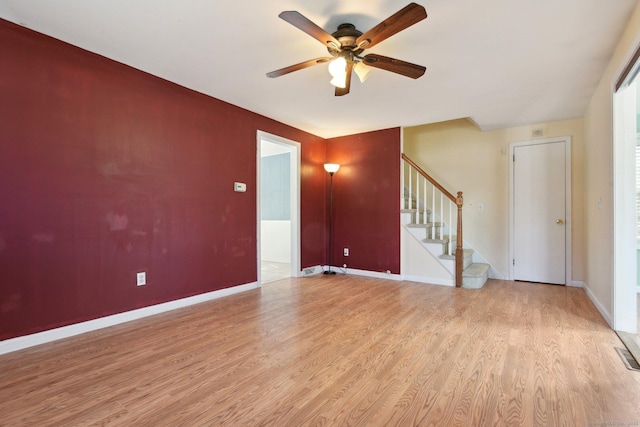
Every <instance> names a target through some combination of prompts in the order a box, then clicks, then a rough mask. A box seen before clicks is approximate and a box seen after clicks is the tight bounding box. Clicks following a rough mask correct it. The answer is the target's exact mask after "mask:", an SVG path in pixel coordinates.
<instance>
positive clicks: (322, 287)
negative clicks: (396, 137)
mask: <svg viewBox="0 0 640 427" xmlns="http://www.w3.org/2000/svg"><path fill="white" fill-rule="evenodd" d="M615 346H621V343H620V341H619V340H618V337H617V336H616V334H615V333H614V332H613V331H612V330H611V329H610V328H609V327H608V326H607V325H606V323H605V322H604V320H603V319H602V317H601V316H600V314H599V313H598V311H597V310H596V309H595V307H594V306H593V304H592V303H591V302H590V301H589V299H588V297H587V296H586V294H585V292H584V291H583V290H582V289H578V288H567V287H560V286H549V285H540V284H532V283H519V282H508V281H496V280H490V281H489V282H488V283H487V284H486V285H485V286H484V287H483V288H482V289H478V290H466V289H456V288H449V287H444V286H433V285H425V284H419V283H413V282H395V281H388V280H383V279H374V278H362V277H355V276H343V275H337V276H335V277H326V276H315V277H308V278H292V279H287V280H282V281H278V282H273V283H270V284H267V285H265V286H264V287H263V288H261V289H257V290H252V291H248V292H244V293H242V294H236V295H232V296H229V297H225V298H222V299H219V300H215V301H210V302H206V303H202V304H199V305H197V306H192V307H187V308H184V309H180V310H175V311H172V312H169V313H163V314H160V315H157V316H153V317H150V318H146V319H141V320H138V321H134V322H130V323H127V324H123V325H118V326H114V327H112V328H108V329H104V330H100V331H95V332H91V333H88V334H85V335H82V336H77V337H73V338H69V339H66V340H61V341H58V342H54V343H50V344H46V345H43V346H39V347H34V348H31V349H26V350H22V351H19V352H16V353H11V354H6V355H2V356H0V366H1V367H2V369H0V426H24V425H38V426H41V425H109V426H129V425H233V426H236V425H270V426H288V425H295V426H305V425H309V426H310V425H314V426H315V425H385V426H387V425H389V426H393V425H396V426H411V425H414V426H427V425H433V426H457V425H460V426H464V425H468V426H478V425H495V426H503V425H507V426H521V425H544V426H554V425H558V426H571V425H589V424H592V425H597V424H598V423H625V424H628V423H633V422H640V405H639V404H638V402H640V373H638V372H633V371H629V370H627V369H626V368H625V367H624V365H623V364H622V361H621V360H620V358H619V356H618V355H617V353H616V352H615V349H614V347H615Z"/></svg>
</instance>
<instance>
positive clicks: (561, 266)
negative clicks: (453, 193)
mask: <svg viewBox="0 0 640 427" xmlns="http://www.w3.org/2000/svg"><path fill="white" fill-rule="evenodd" d="M565 144H567V142H566V141H562V140H561V141H554V142H548V143H536V144H531V145H514V146H513V147H512V153H513V157H512V162H513V175H512V179H513V181H512V187H513V188H512V191H513V193H512V194H513V197H512V200H513V207H512V212H513V218H512V221H513V259H512V267H513V270H512V271H513V279H514V280H524V281H529V282H541V283H553V284H565V283H566V263H565V262H566V233H565V228H566V227H567V221H568V218H567V214H566V212H567V209H566V208H567V207H566V206H565V204H566V202H565V201H566V193H565V191H566V190H565V187H566V184H567V183H566V182H565V180H566V177H567V173H566V172H567V171H566V164H567V163H566V145H565Z"/></svg>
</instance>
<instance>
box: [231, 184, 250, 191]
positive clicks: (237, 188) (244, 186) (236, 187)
mask: <svg viewBox="0 0 640 427" xmlns="http://www.w3.org/2000/svg"><path fill="white" fill-rule="evenodd" d="M233 191H235V192H237V193H244V192H245V191H247V184H245V183H244V182H234V183H233Z"/></svg>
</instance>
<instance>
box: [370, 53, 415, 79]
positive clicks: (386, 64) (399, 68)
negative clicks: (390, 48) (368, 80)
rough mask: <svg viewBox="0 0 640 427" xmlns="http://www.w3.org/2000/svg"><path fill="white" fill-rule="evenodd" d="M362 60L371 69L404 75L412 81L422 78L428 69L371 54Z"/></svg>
mask: <svg viewBox="0 0 640 427" xmlns="http://www.w3.org/2000/svg"><path fill="white" fill-rule="evenodd" d="M362 59H363V62H364V63H365V64H366V65H368V66H370V67H375V68H380V69H381V70H386V71H391V72H392V73H396V74H402V75H403V76H407V77H411V78H412V79H417V78H418V77H421V76H422V75H423V74H424V72H425V71H426V69H427V68H426V67H423V66H422V65H416V64H412V63H410V62H405V61H401V60H399V59H394V58H389V57H388V56H382V55H376V54H374V53H370V54H369V55H366V56H365V57H364V58H362Z"/></svg>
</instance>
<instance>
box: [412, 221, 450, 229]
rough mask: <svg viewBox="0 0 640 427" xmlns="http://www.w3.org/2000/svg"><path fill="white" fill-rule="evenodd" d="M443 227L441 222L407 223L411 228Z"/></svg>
mask: <svg viewBox="0 0 640 427" xmlns="http://www.w3.org/2000/svg"><path fill="white" fill-rule="evenodd" d="M434 226H435V227H442V223H441V222H427V223H426V224H416V223H415V222H412V223H411V224H407V227H411V228H429V227H434Z"/></svg>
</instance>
